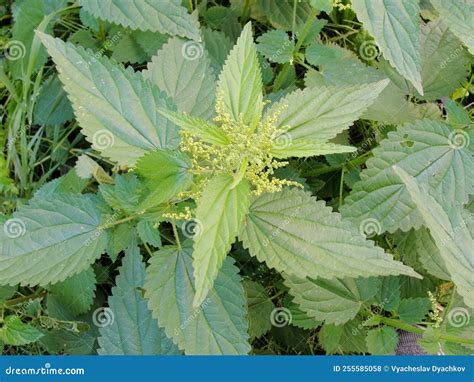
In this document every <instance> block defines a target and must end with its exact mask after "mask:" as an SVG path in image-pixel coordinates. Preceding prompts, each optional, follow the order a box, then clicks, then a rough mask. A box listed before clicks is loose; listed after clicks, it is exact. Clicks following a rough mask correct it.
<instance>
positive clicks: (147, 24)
mask: <svg viewBox="0 0 474 382" xmlns="http://www.w3.org/2000/svg"><path fill="white" fill-rule="evenodd" d="M78 3H79V5H81V6H82V7H83V9H84V10H86V11H87V12H88V13H90V14H91V15H93V16H95V17H98V18H100V19H103V20H106V21H109V22H111V23H115V24H120V25H123V26H124V27H129V28H131V29H140V30H142V31H153V32H161V33H166V34H169V35H172V36H175V35H177V36H182V37H188V38H190V39H192V40H199V23H198V22H197V20H196V18H195V17H193V16H192V15H190V14H188V12H187V10H186V8H184V7H183V6H182V5H181V0H136V1H122V0H79V1H78Z"/></svg>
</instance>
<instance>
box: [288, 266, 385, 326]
mask: <svg viewBox="0 0 474 382" xmlns="http://www.w3.org/2000/svg"><path fill="white" fill-rule="evenodd" d="M285 285H286V286H288V287H289V288H290V294H292V295H293V296H294V300H293V301H294V302H295V303H296V304H298V305H299V307H300V308H301V309H302V310H303V311H304V312H306V313H307V314H308V316H310V317H312V318H314V319H315V320H318V321H324V322H325V323H328V324H336V325H341V324H344V323H346V322H347V321H350V320H352V319H353V318H354V317H355V316H356V315H357V313H358V312H359V310H360V308H361V307H362V305H363V304H364V302H366V301H367V300H369V299H370V298H371V297H373V296H374V295H375V294H376V293H377V291H378V289H379V287H380V280H379V279H377V278H374V277H371V278H365V279H363V278H358V279H351V278H347V279H333V280H326V279H322V278H317V279H311V280H310V279H307V278H306V279H304V278H299V277H296V276H293V275H290V274H286V275H285Z"/></svg>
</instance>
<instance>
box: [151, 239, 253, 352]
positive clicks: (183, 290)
mask: <svg viewBox="0 0 474 382" xmlns="http://www.w3.org/2000/svg"><path fill="white" fill-rule="evenodd" d="M191 252H192V250H191V248H190V243H188V242H185V243H183V247H182V249H178V248H176V247H170V246H167V247H163V248H162V249H161V250H160V251H158V252H156V253H155V254H154V255H153V257H152V258H151V259H150V265H149V266H148V268H147V270H146V282H145V297H146V298H147V299H148V300H149V302H148V306H149V308H150V309H151V310H152V312H153V317H155V318H156V319H157V320H158V324H159V325H160V327H162V328H164V330H165V332H166V335H167V336H168V337H170V338H172V339H173V341H174V342H175V343H176V344H177V345H178V346H179V348H180V349H183V350H184V352H185V353H186V354H201V355H202V354H214V355H218V354H227V355H232V354H234V355H235V354H247V353H248V352H249V351H250V345H249V343H248V334H247V329H248V327H247V320H246V315H247V311H246V309H245V297H244V291H243V288H242V285H241V282H240V277H239V275H238V268H236V267H235V266H234V260H233V259H231V258H230V257H227V258H226V259H225V260H224V263H223V265H222V268H221V270H220V272H219V275H218V276H217V278H216V280H215V282H214V284H213V287H212V289H211V290H210V292H209V294H208V296H207V297H206V299H205V300H204V301H203V303H202V304H201V305H200V306H199V307H198V308H194V307H193V300H194V295H195V286H194V277H193V267H192V258H191Z"/></svg>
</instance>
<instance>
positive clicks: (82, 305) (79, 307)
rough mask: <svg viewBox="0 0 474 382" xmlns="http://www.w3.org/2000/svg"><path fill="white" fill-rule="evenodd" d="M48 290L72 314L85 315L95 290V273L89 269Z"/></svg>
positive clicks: (92, 300)
mask: <svg viewBox="0 0 474 382" xmlns="http://www.w3.org/2000/svg"><path fill="white" fill-rule="evenodd" d="M48 289H49V291H50V292H51V293H53V294H54V295H55V296H56V297H57V298H58V300H59V301H60V302H61V303H62V304H64V305H65V307H66V309H68V310H69V311H70V312H71V313H72V314H74V315H78V314H81V313H85V312H87V311H88V310H89V309H90V307H91V306H92V303H93V302H94V297H95V289H96V279H95V273H94V271H93V269H92V268H91V267H89V268H87V269H86V270H84V271H82V272H81V273H77V274H75V275H73V276H71V277H69V278H67V279H66V280H64V281H61V282H59V283H56V284H53V285H51V286H50V287H49V288H48Z"/></svg>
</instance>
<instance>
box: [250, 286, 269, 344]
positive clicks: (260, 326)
mask: <svg viewBox="0 0 474 382" xmlns="http://www.w3.org/2000/svg"><path fill="white" fill-rule="evenodd" d="M243 286H244V291H245V297H246V301H247V310H248V316H247V318H248V321H249V335H250V338H258V337H260V336H262V335H264V334H265V333H266V332H268V331H269V330H270V329H271V328H272V322H271V320H270V317H271V314H272V311H273V309H275V305H273V303H272V300H270V298H269V297H268V294H267V292H266V290H265V288H264V287H263V286H262V285H261V284H259V283H257V282H255V281H250V280H246V281H244V282H243Z"/></svg>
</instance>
